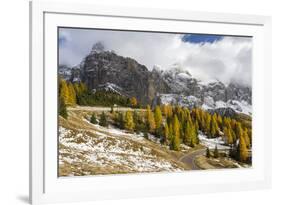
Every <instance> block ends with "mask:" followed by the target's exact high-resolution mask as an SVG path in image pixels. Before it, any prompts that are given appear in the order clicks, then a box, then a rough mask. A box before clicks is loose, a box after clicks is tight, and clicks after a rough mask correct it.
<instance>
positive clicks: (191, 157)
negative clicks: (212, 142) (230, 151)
mask: <svg viewBox="0 0 281 205" xmlns="http://www.w3.org/2000/svg"><path fill="white" fill-rule="evenodd" d="M205 153H206V149H205V148H204V149H199V150H196V151H193V152H191V153H188V154H186V155H184V156H183V157H181V158H180V161H181V162H183V163H185V164H188V165H189V166H190V167H191V169H192V170H200V168H199V167H198V166H197V165H196V163H195V158H196V157H197V156H200V155H204V154H205Z"/></svg>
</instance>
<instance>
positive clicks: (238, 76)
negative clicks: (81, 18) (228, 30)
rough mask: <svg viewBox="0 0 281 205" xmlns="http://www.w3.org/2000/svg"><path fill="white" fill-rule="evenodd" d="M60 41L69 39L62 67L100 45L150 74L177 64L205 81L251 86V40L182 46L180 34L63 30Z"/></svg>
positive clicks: (63, 48)
mask: <svg viewBox="0 0 281 205" xmlns="http://www.w3.org/2000/svg"><path fill="white" fill-rule="evenodd" d="M60 37H63V38H65V39H66V41H65V43H63V45H62V46H60V49H59V57H60V63H61V64H68V65H76V64H78V63H80V62H81V60H82V59H83V58H84V57H85V56H86V55H87V54H88V53H89V52H90V50H91V48H92V45H93V44H95V43H96V42H98V41H101V42H103V43H104V45H105V48H106V49H108V50H114V51H115V52H116V53H117V54H119V55H122V56H126V57H131V58H134V59H136V60H137V61H138V62H139V63H141V64H143V65H145V66H146V67H147V68H148V69H150V70H151V69H152V68H153V66H154V65H155V64H157V65H160V66H161V67H162V69H168V68H170V67H171V65H172V64H174V63H178V64H179V65H181V66H182V67H183V68H184V69H187V70H188V71H189V72H190V73H191V74H192V75H194V76H195V77H197V78H200V79H202V80H209V79H218V80H221V81H223V82H225V83H228V82H230V81H231V80H234V81H236V82H239V83H241V84H246V85H250V84H251V68H252V40H251V38H245V37H224V38H223V39H222V40H220V41H216V42H214V43H204V44H194V43H189V42H183V41H182V40H181V37H182V35H180V34H165V33H149V32H124V31H122V32H120V31H104V30H81V29H61V30H60Z"/></svg>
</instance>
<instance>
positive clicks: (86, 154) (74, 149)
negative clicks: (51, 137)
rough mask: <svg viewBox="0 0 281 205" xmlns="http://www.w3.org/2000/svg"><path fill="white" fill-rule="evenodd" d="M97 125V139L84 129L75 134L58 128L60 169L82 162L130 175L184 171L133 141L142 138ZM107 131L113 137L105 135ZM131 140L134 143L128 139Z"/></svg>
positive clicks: (83, 172) (84, 173)
mask: <svg viewBox="0 0 281 205" xmlns="http://www.w3.org/2000/svg"><path fill="white" fill-rule="evenodd" d="M94 126H95V127H96V128H97V130H96V131H93V134H94V136H95V137H93V135H90V134H89V133H87V132H84V131H82V130H81V131H73V130H69V129H66V128H64V127H61V126H60V127H59V143H60V149H59V152H60V157H59V164H60V166H63V165H64V164H65V163H68V164H73V165H74V164H79V163H81V164H84V165H85V164H88V165H89V166H94V167H95V168H97V167H99V168H108V167H110V168H112V169H113V170H115V169H116V171H118V168H119V169H122V170H126V171H127V172H155V171H180V170H181V169H180V168H178V167H177V166H175V165H173V164H171V163H170V162H169V161H167V160H165V159H164V158H160V157H158V156H156V155H155V154H153V151H152V150H151V148H149V147H144V146H142V144H140V143H135V142H134V140H137V141H139V140H140V138H142V139H144V138H143V137H141V136H137V135H135V136H134V134H130V133H126V132H124V131H123V130H119V129H115V128H112V127H111V128H104V127H101V126H99V125H94ZM105 132H106V133H110V134H105ZM111 134H112V135H111ZM115 135H116V136H119V137H116V136H115ZM133 136H134V137H133ZM129 138H130V139H131V140H128V139H129ZM151 138H152V137H151ZM114 167H116V168H114ZM79 173H80V174H77V173H71V174H74V175H81V170H79ZM87 173H88V171H82V175H87ZM88 174H89V173H88Z"/></svg>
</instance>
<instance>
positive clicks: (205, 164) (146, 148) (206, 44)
mask: <svg viewBox="0 0 281 205" xmlns="http://www.w3.org/2000/svg"><path fill="white" fill-rule="evenodd" d="M30 20H31V27H30V43H31V46H30V48H31V49H30V64H31V68H30V78H31V79H30V82H31V83H30V91H31V95H30V96H31V98H30V109H31V115H30V124H31V126H30V133H31V135H30V145H31V147H30V162H31V163H30V200H31V203H33V204H41V203H48V202H70V201H83V200H99V199H117V198H125V197H146V196H161V195H167V194H169V195H177V194H190V193H206V192H217V191H238V190H248V189H256V188H267V187H270V183H271V181H270V180H271V159H270V157H271V155H270V152H271V122H270V119H271V88H270V85H271V83H270V75H271V61H270V57H271V55H270V51H271V50H270V49H271V48H270V46H271V34H270V32H271V30H270V25H271V20H270V17H264V16H253V15H252V16H250V15H236V14H216V13H207V12H188V11H173V10H160V9H145V10H144V9H136V8H109V7H102V6H96V5H85V4H74V3H72V4H68V3H49V2H40V1H39V2H31V3H30ZM70 195H71V197H69V196H70Z"/></svg>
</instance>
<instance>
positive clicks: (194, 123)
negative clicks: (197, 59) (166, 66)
mask: <svg viewBox="0 0 281 205" xmlns="http://www.w3.org/2000/svg"><path fill="white" fill-rule="evenodd" d="M76 104H78V105H89V106H94V105H102V106H111V107H113V105H114V104H117V105H120V106H126V107H132V108H138V107H140V105H139V104H138V102H137V99H136V98H135V97H132V98H127V97H124V96H120V95H118V94H116V93H112V92H105V91H101V92H99V91H96V92H94V93H93V92H91V91H89V89H88V88H87V86H86V85H85V84H84V83H82V82H81V83H71V82H67V81H65V80H63V79H60V80H59V114H60V115H61V116H62V117H64V118H67V109H66V107H67V106H73V105H76ZM111 112H112V115H111V116H112V120H113V123H114V124H115V125H116V126H117V127H119V128H120V129H126V130H128V131H131V132H142V133H143V134H144V137H148V135H149V134H151V135H154V136H156V137H158V138H159V139H160V141H161V143H163V144H166V145H168V146H169V147H170V149H171V150H176V151H178V150H180V148H181V147H180V145H181V144H185V145H188V146H190V147H194V146H196V145H197V144H199V137H198V135H199V134H200V133H202V134H204V135H206V136H207V137H208V138H217V137H222V139H223V140H224V142H225V144H226V145H229V146H230V147H231V150H230V156H231V157H232V158H235V159H237V160H239V161H243V162H247V161H248V160H249V150H250V149H251V145H252V130H251V126H249V124H247V123H244V122H243V121H241V120H239V119H234V118H230V117H224V116H220V115H218V114H216V113H214V114H211V113H209V112H207V111H204V110H202V109H200V108H194V109H188V108H185V107H180V106H172V105H161V106H160V105H158V106H156V107H155V108H153V109H152V108H151V107H150V106H149V105H148V106H147V107H146V109H145V111H136V110H134V111H127V112H125V113H124V112H115V111H113V108H112V109H111ZM92 117H93V116H92ZM93 118H95V120H96V121H97V117H96V116H94V117H93ZM95 120H94V119H93V122H95ZM99 124H101V125H102V126H107V125H108V119H107V116H106V114H105V113H103V114H102V115H101V116H100V120H99Z"/></svg>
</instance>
